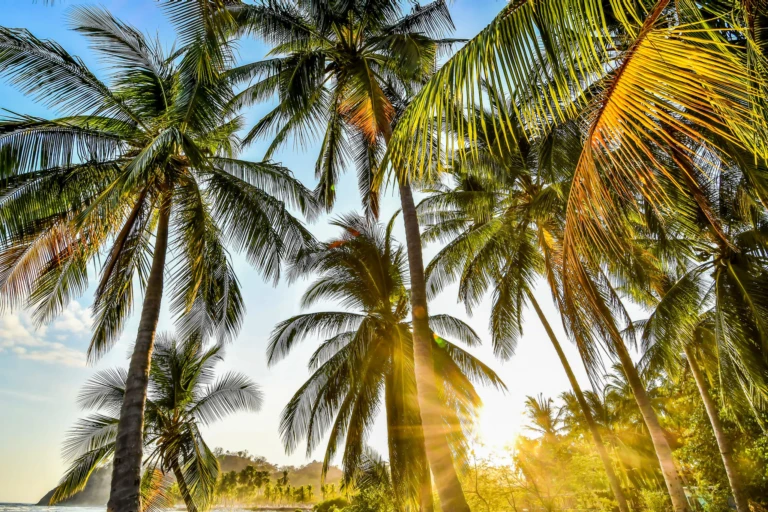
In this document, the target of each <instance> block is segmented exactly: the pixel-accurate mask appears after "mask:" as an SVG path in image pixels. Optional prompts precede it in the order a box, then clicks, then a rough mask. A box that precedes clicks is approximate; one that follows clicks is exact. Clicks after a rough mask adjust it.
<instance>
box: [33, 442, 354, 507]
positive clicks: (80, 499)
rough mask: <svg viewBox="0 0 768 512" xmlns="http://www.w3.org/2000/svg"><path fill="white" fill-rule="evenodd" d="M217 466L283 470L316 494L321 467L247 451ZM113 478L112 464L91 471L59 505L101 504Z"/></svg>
mask: <svg viewBox="0 0 768 512" xmlns="http://www.w3.org/2000/svg"><path fill="white" fill-rule="evenodd" d="M219 466H220V467H221V472H222V473H227V472H229V471H237V472H238V473H239V472H240V471H242V470H243V469H244V468H246V467H247V466H256V467H258V468H259V469H261V470H266V471H269V472H270V474H271V475H272V481H275V480H277V478H278V477H282V476H283V470H287V471H288V481H289V483H290V485H293V486H295V487H300V486H302V485H311V486H312V487H313V488H314V489H315V492H316V493H317V495H319V489H320V474H321V472H322V469H323V464H322V463H321V462H317V461H312V462H310V463H309V464H307V465H305V466H299V467H295V466H285V467H278V466H277V465H275V464H271V463H270V462H268V461H267V460H266V459H264V458H263V457H252V456H248V455H247V453H244V452H239V453H222V454H221V455H219ZM111 477H112V466H108V467H104V468H101V469H98V470H96V471H94V473H93V475H91V478H90V479H89V480H88V484H86V486H85V489H83V490H82V491H80V492H79V493H77V494H75V495H74V496H72V497H71V498H69V499H67V500H64V501H62V502H61V503H59V504H58V505H62V506H70V507H102V506H104V505H106V504H107V501H108V500H109V481H110V479H111ZM340 481H341V470H340V469H339V468H337V467H335V466H331V468H330V469H329V470H328V475H327V477H326V483H327V484H337V485H338V483H339V482H340ZM51 496H53V489H51V490H50V491H49V492H48V493H47V494H46V495H45V496H43V497H42V499H40V501H39V502H38V503H37V504H38V505H48V504H49V502H50V500H51Z"/></svg>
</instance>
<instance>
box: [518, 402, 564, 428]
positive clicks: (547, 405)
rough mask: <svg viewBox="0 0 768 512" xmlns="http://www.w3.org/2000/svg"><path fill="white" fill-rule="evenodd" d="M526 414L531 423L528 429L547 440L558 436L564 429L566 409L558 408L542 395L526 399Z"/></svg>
mask: <svg viewBox="0 0 768 512" xmlns="http://www.w3.org/2000/svg"><path fill="white" fill-rule="evenodd" d="M525 414H526V416H528V419H529V421H530V423H529V424H528V429H529V430H532V431H533V432H536V433H538V434H541V435H542V436H543V437H545V438H547V437H555V436H557V435H558V434H560V432H561V431H562V430H563V428H564V426H563V414H565V411H564V409H562V408H559V407H556V406H555V402H554V400H552V399H551V398H544V395H542V394H539V395H538V396H528V397H526V399H525Z"/></svg>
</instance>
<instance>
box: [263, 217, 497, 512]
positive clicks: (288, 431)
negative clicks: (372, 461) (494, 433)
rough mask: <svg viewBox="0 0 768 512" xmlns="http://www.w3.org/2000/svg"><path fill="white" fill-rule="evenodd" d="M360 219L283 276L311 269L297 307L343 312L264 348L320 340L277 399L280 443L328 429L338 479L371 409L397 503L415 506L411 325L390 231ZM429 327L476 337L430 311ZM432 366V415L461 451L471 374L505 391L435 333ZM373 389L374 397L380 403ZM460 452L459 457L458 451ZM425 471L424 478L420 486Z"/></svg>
mask: <svg viewBox="0 0 768 512" xmlns="http://www.w3.org/2000/svg"><path fill="white" fill-rule="evenodd" d="M393 223H394V218H393V219H392V221H390V223H389V225H388V226H387V229H386V230H383V229H381V227H380V226H379V225H378V224H376V223H375V222H373V221H372V220H370V219H366V218H363V217H357V216H347V217H342V218H341V219H338V220H336V221H334V224H335V225H337V226H339V227H340V228H342V230H343V231H342V236H341V237H339V238H337V239H334V240H331V241H329V242H327V243H324V244H320V245H318V247H316V248H315V249H314V250H311V251H308V252H306V253H305V254H303V255H302V257H301V258H300V259H298V260H297V262H296V263H295V264H294V265H293V266H292V267H291V269H290V276H291V278H293V279H296V278H299V277H303V276H308V275H311V274H312V273H315V272H317V273H319V274H320V275H319V277H318V279H317V280H316V281H314V282H313V283H312V284H311V285H310V287H309V289H308V290H307V291H306V292H305V294H304V297H303V299H302V305H303V306H304V307H309V306H311V305H313V304H315V303H316V302H317V301H321V300H324V299H330V300H334V301H337V302H339V303H340V304H341V305H342V306H343V307H344V308H345V309H347V310H351V312H346V311H335V312H317V313H306V314H302V315H298V316H295V317H293V318H290V319H288V320H285V321H283V322H281V323H280V324H279V325H278V326H277V327H276V328H275V331H274V332H273V334H272V336H271V339H270V345H269V348H268V358H269V362H270V363H275V362H276V361H278V360H279V359H281V358H282V357H284V356H285V355H286V354H288V353H289V351H290V350H292V349H293V347H294V346H295V345H296V343H298V342H300V341H302V340H303V339H305V338H307V337H311V336H313V335H320V336H322V337H323V338H324V341H323V343H322V344H321V345H320V346H319V348H318V349H317V350H316V351H315V353H314V355H313V356H312V358H311V360H310V365H309V366H310V370H311V371H312V375H311V377H310V378H309V380H307V382H306V383H305V384H304V385H303V386H302V387H301V388H300V389H299V391H298V392H297V393H296V394H295V395H294V397H293V398H292V400H291V401H290V402H289V404H288V405H287V406H286V408H285V410H284V412H283V417H282V422H281V432H282V436H283V441H284V443H285V446H286V449H288V450H293V449H295V448H296V446H297V445H298V443H299V442H300V441H301V440H302V439H304V438H306V446H307V453H308V454H309V453H311V452H312V451H313V450H314V448H315V447H316V446H317V445H318V444H319V443H320V442H321V441H322V440H323V439H324V437H325V435H326V433H327V432H328V431H330V438H329V441H328V446H327V449H326V452H325V460H324V466H323V470H324V471H325V470H327V469H328V467H329V464H330V463H331V462H332V458H333V457H334V455H335V454H336V452H337V450H338V448H339V447H341V446H342V445H343V446H344V453H343V458H342V460H343V463H344V464H343V466H344V471H345V480H346V482H347V483H349V482H351V481H352V480H353V479H354V475H355V471H356V468H357V467H358V466H359V464H360V462H361V460H362V457H363V455H364V453H365V439H366V437H367V434H368V432H369V430H370V428H371V427H372V426H373V421H374V420H375V418H376V416H377V413H378V412H379V408H380V407H381V406H382V405H383V406H384V407H383V409H384V411H385V412H386V420H387V427H388V439H389V461H390V468H391V472H392V481H393V485H394V489H395V493H396V498H397V502H398V503H400V504H401V506H406V505H409V504H413V505H417V504H418V503H419V502H421V503H422V504H423V503H425V502H426V501H428V500H429V499H431V498H429V499H425V498H424V497H423V494H424V493H429V494H430V496H431V491H430V488H431V486H430V485H429V468H428V466H427V460H426V457H425V451H424V442H423V434H422V427H421V421H420V416H419V407H418V402H417V398H416V379H415V370H414V354H413V351H414V348H413V331H412V327H411V324H410V322H408V320H407V317H408V313H409V311H408V309H409V300H408V292H407V289H406V285H407V279H406V277H405V276H406V272H405V255H404V251H403V248H402V247H401V246H398V245H397V244H396V243H395V242H394V240H393V238H392V235H391V229H392V225H393ZM430 325H431V328H432V329H434V331H435V332H438V333H441V334H442V335H444V336H451V337H454V338H456V339H458V340H459V341H461V342H463V343H465V344H467V345H469V346H474V345H477V344H478V343H479V342H480V340H479V338H478V337H477V335H476V334H475V333H474V331H473V330H472V329H471V328H470V327H469V326H467V325H466V324H464V323H463V322H461V321H460V320H458V319H456V318H453V317H450V316H447V315H436V316H432V317H430ZM433 352H434V364H435V370H436V374H437V375H439V376H440V380H439V381H438V383H437V387H438V390H439V394H440V395H439V399H440V400H441V402H442V403H443V407H442V409H441V413H442V418H441V421H442V422H443V423H444V424H445V425H446V427H447V430H448V432H449V436H450V439H451V441H452V443H451V444H452V445H453V450H454V453H455V454H457V456H460V454H462V453H463V452H464V451H465V450H466V447H465V446H464V443H465V433H466V432H467V431H468V429H469V427H470V426H471V423H472V420H473V418H474V416H475V413H476V409H477V407H478V406H479V405H480V398H479V396H478V395H477V392H476V391H475V388H474V385H473V384H472V382H473V381H475V382H481V383H485V384H491V385H493V386H495V387H496V388H499V389H505V388H504V384H503V383H502V382H501V380H500V379H499V378H498V376H497V375H496V374H495V373H494V372H493V371H492V370H491V369H490V368H488V367H487V366H485V365H483V364H482V363H481V362H479V361H478V360H476V359H475V358H474V357H472V356H471V355H470V354H469V353H467V352H465V351H464V350H462V349H461V348H459V347H458V346H456V345H454V344H453V343H451V342H449V341H447V340H446V339H445V338H443V337H440V336H437V335H436V336H435V337H434V340H433ZM382 394H383V402H382ZM460 458H462V459H463V458H464V457H463V456H461V457H460ZM425 477H426V484H425Z"/></svg>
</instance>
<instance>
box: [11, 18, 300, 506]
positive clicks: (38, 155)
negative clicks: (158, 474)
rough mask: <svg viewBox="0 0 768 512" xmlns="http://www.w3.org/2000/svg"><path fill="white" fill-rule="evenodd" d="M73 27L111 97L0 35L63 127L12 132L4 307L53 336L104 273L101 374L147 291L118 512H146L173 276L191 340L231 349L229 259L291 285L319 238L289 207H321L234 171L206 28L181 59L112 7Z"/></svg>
mask: <svg viewBox="0 0 768 512" xmlns="http://www.w3.org/2000/svg"><path fill="white" fill-rule="evenodd" d="M71 23H72V26H73V28H74V30H76V31H77V32H79V33H81V34H83V35H85V36H86V37H88V38H89V39H90V40H91V42H92V45H93V49H94V51H96V52H97V53H98V54H99V56H100V57H102V58H103V59H104V61H105V62H106V63H107V64H108V65H109V74H108V78H109V80H108V82H107V83H105V82H102V81H101V80H99V79H98V78H96V76H95V75H94V74H93V73H92V72H91V71H90V70H89V69H88V68H87V67H86V66H85V65H84V64H83V63H82V61H81V60H80V59H78V58H77V57H74V56H72V55H70V54H69V53H67V52H66V50H64V48H62V47H61V46H60V45H58V44H57V43H55V42H52V41H47V40H41V39H38V38H37V37H35V36H34V35H32V34H31V33H29V32H28V31H26V30H21V29H18V30H17V29H7V28H0V74H2V75H3V76H4V77H5V78H6V79H7V80H8V81H9V82H10V83H11V84H12V85H14V86H16V87H17V88H18V89H19V90H21V91H22V92H24V93H26V94H28V95H30V96H32V97H33V98H34V99H35V100H37V101H39V102H41V103H43V104H44V105H46V106H48V107H51V108H54V109H55V110H56V111H57V112H59V113H61V117H56V118H54V119H41V118H37V117H32V116H28V115H23V114H10V115H9V116H8V117H6V118H5V119H3V120H2V121H0V154H3V155H6V157H7V159H9V160H12V162H13V165H11V166H7V167H6V168H4V169H3V173H4V174H3V182H2V199H1V200H0V297H1V298H2V305H3V306H4V307H6V308H7V307H15V306H24V307H28V308H32V309H33V310H34V317H35V319H36V320H37V321H38V322H39V323H45V322H48V321H50V320H51V319H52V318H53V317H55V316H56V314H57V313H59V312H60V311H62V309H63V308H64V307H65V306H66V305H67V303H68V302H69V301H70V300H71V299H72V298H73V297H75V296H77V295H79V294H81V293H83V292H84V291H85V290H86V288H87V286H88V282H89V276H88V264H89V263H90V262H92V261H93V262H101V261H103V264H102V265H101V268H100V271H99V281H98V286H97V288H96V294H95V297H94V302H93V304H94V306H93V310H94V317H95V318H94V326H93V337H92V339H91V344H90V347H89V351H88V355H89V359H90V360H91V361H93V360H95V359H97V358H98V357H99V356H101V355H102V354H103V353H104V352H106V351H107V350H109V349H110V348H111V347H112V346H113V345H114V343H115V342H116V341H117V340H118V338H119V337H120V335H121V333H122V331H123V327H124V323H125V321H126V319H127V318H128V316H129V315H130V313H131V311H132V308H133V302H134V298H133V291H134V285H139V289H141V290H142V291H143V293H144V299H143V304H142V311H141V317H140V321H139V328H138V333H137V335H136V344H135V346H134V351H133V356H132V358H131V364H130V366H129V369H128V374H127V381H126V391H125V400H124V402H123V407H122V410H121V412H120V415H119V418H120V421H119V426H118V434H117V439H116V447H115V450H116V455H115V464H114V470H113V478H112V489H111V494H110V501H109V506H108V508H109V510H110V511H112V512H136V511H138V510H139V484H140V480H141V478H140V471H141V461H142V447H143V443H142V439H141V437H142V432H143V428H142V425H143V423H144V420H145V418H144V402H145V400H146V393H147V385H148V383H149V366H150V361H151V354H152V349H153V345H154V339H155V330H156V327H157V322H158V317H159V314H160V307H161V300H162V298H163V291H164V287H165V284H166V283H165V276H166V275H168V276H169V278H170V283H169V284H170V290H171V296H172V300H171V311H172V312H173V313H174V315H175V316H176V318H177V320H178V322H177V325H178V328H179V332H180V334H181V335H183V336H187V335H191V334H192V333H198V334H199V335H201V336H215V337H217V338H218V339H220V340H221V341H224V340H227V339H231V338H232V337H234V335H235V334H236V332H237V330H238V327H239V325H240V322H241V320H242V316H243V301H242V297H241V295H240V290H239V285H238V282H237V278H236V276H235V273H234V269H233V268H232V265H231V262H230V259H229V254H228V252H227V250H226V248H225V247H226V245H230V246H231V247H233V248H234V249H236V250H241V251H243V252H245V254H246V255H247V257H248V259H249V261H250V262H251V263H252V264H253V265H254V266H255V267H256V268H257V269H259V270H260V271H261V272H262V274H263V275H264V276H265V277H267V278H270V279H272V280H277V278H278V277H279V275H280V261H281V259H282V258H283V257H284V256H290V255H291V254H293V253H295V252H296V251H297V250H298V249H299V248H300V247H301V246H302V245H304V244H305V243H306V242H307V241H308V240H309V239H310V238H311V237H310V235H309V233H308V232H307V231H306V230H305V228H304V227H303V226H302V224H301V223H300V222H299V221H298V220H297V219H295V218H294V217H293V216H292V215H291V214H290V213H289V211H288V210H287V209H286V206H287V205H289V206H291V207H294V208H296V209H298V210H300V211H301V212H302V213H305V214H311V213H312V212H313V208H314V206H313V205H314V200H313V197H312V194H311V192H310V191H308V190H306V189H305V188H304V187H303V186H302V185H301V183H299V182H298V181H297V180H296V179H294V178H293V177H292V175H291V174H290V172H289V171H287V170H286V169H284V168H282V167H280V166H277V165H274V164H270V163H266V162H264V163H252V162H246V161H243V160H238V159H237V158H235V155H236V153H237V151H238V149H239V147H240V144H239V140H238V138H237V136H236V132H237V130H238V129H239V128H240V126H241V124H242V123H241V119H240V118H239V117H238V116H236V115H234V114H233V113H229V112H228V111H225V106H226V104H227V103H228V102H229V101H230V100H231V98H232V92H231V91H232V85H231V82H230V81H229V80H228V79H227V78H225V77H223V72H224V71H225V70H226V68H227V66H229V64H230V63H231V60H232V59H231V55H230V52H231V50H230V49H229V48H228V47H227V46H226V45H223V44H220V38H219V36H218V35H215V34H214V35H212V33H211V32H212V31H211V29H210V28H209V27H207V26H206V25H205V24H202V23H197V24H195V23H193V24H186V25H184V26H183V32H182V33H181V43H182V46H181V47H180V48H179V49H178V50H173V51H171V52H169V53H166V52H164V51H163V49H162V47H161V44H160V42H159V41H153V40H150V39H147V38H146V37H144V36H143V35H142V34H141V33H140V32H138V31H137V30H136V29H134V28H133V27H131V26H129V25H127V24H125V23H123V22H121V21H119V20H117V19H115V18H113V17H112V16H111V15H110V14H109V13H108V12H107V11H105V10H102V9H99V8H94V7H76V8H74V9H73V11H72V14H71ZM169 252H170V253H171V257H172V259H168V254H169Z"/></svg>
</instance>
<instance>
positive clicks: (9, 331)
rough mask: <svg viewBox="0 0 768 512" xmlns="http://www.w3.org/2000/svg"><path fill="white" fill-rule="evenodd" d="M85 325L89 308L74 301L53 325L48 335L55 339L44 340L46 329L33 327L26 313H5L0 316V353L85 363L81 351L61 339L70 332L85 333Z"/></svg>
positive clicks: (60, 361) (72, 363)
mask: <svg viewBox="0 0 768 512" xmlns="http://www.w3.org/2000/svg"><path fill="white" fill-rule="evenodd" d="M89 327H90V310H88V309H86V308H83V307H82V306H81V305H80V304H79V303H77V302H72V303H70V305H69V306H68V307H67V309H66V310H64V312H62V314H61V316H60V317H59V318H58V319H57V320H56V321H55V322H54V324H53V327H52V329H51V330H52V331H54V333H53V334H52V336H51V337H52V338H53V339H56V340H58V341H51V340H49V339H47V334H48V329H47V328H45V327H41V328H36V327H35V325H34V322H33V321H32V320H31V318H30V316H29V314H28V313H26V312H23V311H22V312H18V313H13V314H7V315H4V316H2V317H0V353H5V352H10V353H12V354H15V355H16V357H18V358H19V359H26V360H30V361H40V362H43V363H51V364H61V365H65V366H85V363H86V356H85V353H83V352H82V351H80V350H76V349H74V348H71V347H69V346H67V345H65V344H64V343H61V342H62V341H65V340H66V339H67V338H68V337H71V335H72V334H76V335H80V336H82V335H84V334H86V333H87V332H88V331H89ZM68 334H69V336H68ZM78 337H79V336H78Z"/></svg>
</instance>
